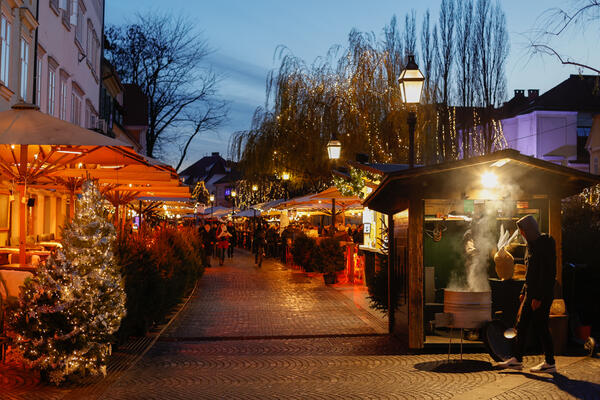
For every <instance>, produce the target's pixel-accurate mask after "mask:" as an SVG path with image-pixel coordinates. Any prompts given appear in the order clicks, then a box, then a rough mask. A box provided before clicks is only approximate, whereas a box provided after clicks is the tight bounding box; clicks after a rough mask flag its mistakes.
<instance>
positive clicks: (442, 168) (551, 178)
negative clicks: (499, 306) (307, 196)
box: [364, 150, 600, 349]
mask: <svg viewBox="0 0 600 400" xmlns="http://www.w3.org/2000/svg"><path fill="white" fill-rule="evenodd" d="M598 183H600V177H598V176H595V175H591V174H588V173H584V172H580V171H578V170H575V169H571V168H567V167H563V166H560V165H556V164H552V163H549V162H546V161H543V160H539V159H536V158H533V157H528V156H524V155H522V154H520V153H519V152H517V151H515V150H502V151H498V152H495V153H492V154H489V155H485V156H480V157H473V158H470V159H465V160H459V161H453V162H446V163H442V164H437V165H430V166H423V167H416V168H412V169H405V170H399V171H395V172H392V173H389V174H387V175H386V176H385V178H384V179H383V181H382V182H381V184H380V185H379V186H378V187H377V189H376V190H375V191H373V192H372V193H371V194H370V195H369V196H368V197H367V199H366V200H365V201H364V205H365V206H367V207H369V209H372V210H375V211H378V212H381V213H384V214H386V215H387V216H388V220H389V223H388V228H389V243H390V244H391V245H390V246H389V252H388V253H389V254H388V257H389V265H390V268H389V269H388V271H389V272H388V287H389V293H390V296H389V310H390V311H389V322H390V333H392V334H394V335H397V336H399V337H400V338H402V339H403V340H405V341H406V343H407V344H408V346H409V347H410V348H413V349H418V348H423V347H424V345H425V341H426V340H425V339H426V335H425V330H426V325H427V323H428V322H429V321H427V320H426V318H425V311H426V307H425V306H426V304H425V303H426V295H427V293H426V292H427V291H428V288H427V287H426V285H427V282H425V280H426V279H425V278H426V276H425V272H426V271H425V267H428V265H425V260H429V261H428V262H432V263H434V262H439V263H443V262H449V261H453V258H456V259H457V260H459V258H458V257H455V254H454V253H451V251H450V250H449V249H450V247H447V248H446V249H445V250H443V251H441V253H440V252H438V253H440V254H439V255H440V257H438V259H436V260H434V261H430V260H432V258H431V257H428V256H430V255H431V254H432V253H435V251H437V250H435V248H434V246H435V244H434V243H435V240H434V239H440V238H442V237H443V235H445V234H447V233H444V232H445V231H446V229H447V230H448V232H449V231H451V230H452V227H451V226H450V225H451V224H454V225H453V226H460V224H464V223H465V222H466V221H470V220H473V219H474V218H478V217H477V214H478V209H479V210H490V209H491V210H492V211H493V212H492V213H490V215H491V217H492V218H491V220H493V223H494V224H497V225H494V229H495V227H496V226H499V225H500V223H503V224H505V226H504V227H505V228H507V229H508V228H510V229H511V230H514V229H515V226H514V221H515V220H516V219H518V218H519V217H521V216H523V215H527V214H533V215H535V216H536V217H537V218H538V221H539V223H540V228H541V230H542V231H543V232H547V233H549V234H550V235H551V236H553V237H554V239H555V241H556V252H557V277H556V279H557V281H558V283H559V284H560V283H561V280H562V273H561V271H562V257H561V246H562V237H561V199H563V198H565V197H568V196H571V195H575V194H577V193H579V192H581V190H582V189H584V188H585V187H588V186H592V185H595V184H598ZM488 206H489V207H488ZM464 230H465V228H464V226H463V228H462V230H460V229H456V231H457V232H460V234H461V239H462V232H464ZM429 235H431V236H432V237H433V239H431V238H429ZM456 236H458V233H457V234H456ZM444 260H446V261H444ZM457 263H460V261H457ZM432 271H433V273H434V274H437V275H438V276H436V277H435V280H434V282H438V283H439V282H440V281H443V282H442V285H446V284H447V283H448V280H449V278H448V277H446V278H445V279H441V277H440V276H441V275H443V273H444V271H443V270H441V269H435V268H434V269H433V270H432ZM432 275H433V274H432ZM430 286H431V285H430ZM442 287H446V286H442ZM437 289H440V287H439V286H438V288H437ZM434 294H435V293H434Z"/></svg>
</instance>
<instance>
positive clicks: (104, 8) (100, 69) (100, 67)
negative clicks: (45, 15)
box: [38, 0, 106, 118]
mask: <svg viewBox="0 0 600 400" xmlns="http://www.w3.org/2000/svg"><path fill="white" fill-rule="evenodd" d="M38 1H39V0H38ZM105 15H106V0H104V1H102V35H101V36H100V57H98V58H99V59H100V65H99V66H98V76H99V77H100V86H99V87H98V118H101V115H100V107H101V104H102V82H103V80H102V60H103V59H104V17H105Z"/></svg>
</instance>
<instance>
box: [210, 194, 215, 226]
mask: <svg viewBox="0 0 600 400" xmlns="http://www.w3.org/2000/svg"><path fill="white" fill-rule="evenodd" d="M208 199H209V200H210V219H211V220H212V218H213V211H214V209H215V195H214V194H212V193H211V194H210V196H209V198H208Z"/></svg>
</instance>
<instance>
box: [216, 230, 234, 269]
mask: <svg viewBox="0 0 600 400" xmlns="http://www.w3.org/2000/svg"><path fill="white" fill-rule="evenodd" d="M218 232H219V233H217V252H218V257H219V265H223V263H224V262H225V252H226V251H227V249H228V248H229V239H230V238H231V233H229V232H228V231H227V226H226V225H225V224H221V225H220V226H219V230H218Z"/></svg>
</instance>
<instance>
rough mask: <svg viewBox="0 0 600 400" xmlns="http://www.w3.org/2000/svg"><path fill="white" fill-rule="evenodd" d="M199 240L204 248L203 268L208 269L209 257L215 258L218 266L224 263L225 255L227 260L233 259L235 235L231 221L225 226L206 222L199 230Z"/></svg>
mask: <svg viewBox="0 0 600 400" xmlns="http://www.w3.org/2000/svg"><path fill="white" fill-rule="evenodd" d="M200 238H201V241H202V246H203V247H204V252H203V260H202V263H203V264H204V267H205V268H209V267H210V257H216V258H217V259H218V260H219V265H223V263H224V262H225V255H227V258H233V251H234V248H235V243H236V238H237V235H236V229H235V226H234V225H233V223H232V222H231V221H229V222H228V223H227V224H225V223H222V222H221V223H219V224H217V223H213V224H210V223H209V222H206V223H205V224H204V226H203V227H202V228H201V229H200Z"/></svg>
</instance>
